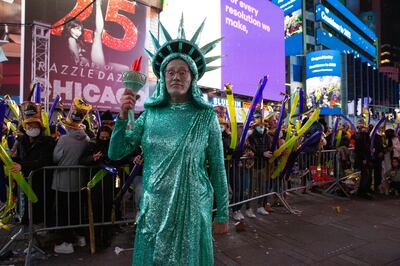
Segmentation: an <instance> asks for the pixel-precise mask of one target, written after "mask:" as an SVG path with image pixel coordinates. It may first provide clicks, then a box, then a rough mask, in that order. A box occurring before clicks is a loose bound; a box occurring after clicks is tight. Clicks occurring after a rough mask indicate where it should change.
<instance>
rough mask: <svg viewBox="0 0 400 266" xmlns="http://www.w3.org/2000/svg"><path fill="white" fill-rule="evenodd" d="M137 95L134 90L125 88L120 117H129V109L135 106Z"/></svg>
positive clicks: (122, 118)
mask: <svg viewBox="0 0 400 266" xmlns="http://www.w3.org/2000/svg"><path fill="white" fill-rule="evenodd" d="M135 104H136V95H135V94H134V93H133V91H131V90H128V89H125V91H124V94H122V96H121V101H120V106H121V112H120V113H119V118H120V119H121V120H125V119H127V118H128V111H129V110H131V109H133V108H135Z"/></svg>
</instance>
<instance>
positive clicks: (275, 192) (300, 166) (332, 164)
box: [17, 150, 351, 264]
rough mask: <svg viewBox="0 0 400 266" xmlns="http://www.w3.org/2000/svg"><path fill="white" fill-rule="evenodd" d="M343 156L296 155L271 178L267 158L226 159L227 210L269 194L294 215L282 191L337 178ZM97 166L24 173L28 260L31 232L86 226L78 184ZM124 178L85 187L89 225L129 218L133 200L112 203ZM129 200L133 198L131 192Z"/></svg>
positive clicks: (263, 200) (108, 177)
mask: <svg viewBox="0 0 400 266" xmlns="http://www.w3.org/2000/svg"><path fill="white" fill-rule="evenodd" d="M349 158H351V151H350V152H349V154H348V159H346V157H343V156H342V155H341V154H339V152H338V151H337V150H327V151H321V152H317V153H302V154H300V156H299V157H298V159H297V161H296V163H295V165H294V167H293V169H292V171H290V174H288V175H287V176H285V177H284V178H275V179H273V178H271V175H272V173H273V171H274V168H275V167H276V166H277V165H275V164H271V163H269V162H268V159H258V158H240V159H239V160H230V161H226V162H225V168H226V173H227V178H228V185H229V190H230V193H229V195H230V201H229V203H230V205H229V206H230V207H231V208H232V210H233V211H235V210H239V209H240V208H241V207H242V206H243V205H247V206H246V207H249V204H250V203H251V204H257V207H261V206H264V205H265V204H266V203H267V201H270V200H269V199H270V197H271V196H275V197H276V198H278V199H279V200H280V201H281V202H282V203H283V205H284V206H285V207H286V208H287V209H288V210H289V211H290V212H292V213H296V210H294V209H291V207H290V206H289V204H288V203H287V202H286V201H285V199H284V197H283V196H282V195H283V194H284V193H285V192H289V191H294V190H299V189H305V188H307V187H310V186H314V185H318V184H322V183H335V182H339V180H340V178H342V177H343V169H342V168H343V167H342V165H341V164H342V163H343V161H344V159H346V160H348V161H351V160H350V159H349ZM278 164H279V162H278ZM99 170H100V168H98V167H87V166H68V167H59V166H48V167H44V168H41V169H38V170H35V171H33V172H31V173H30V175H29V176H28V181H29V183H30V185H31V186H32V188H33V190H34V191H35V193H36V195H37V196H38V199H39V200H38V202H37V203H31V202H28V201H27V200H26V198H25V197H23V196H22V197H18V201H19V204H18V206H19V207H18V208H19V210H18V211H17V213H18V214H19V215H20V216H21V217H22V223H23V224H26V225H28V228H29V229H28V230H29V233H28V234H29V249H28V254H27V262H28V264H29V261H30V251H31V248H32V247H33V240H34V235H35V234H36V233H38V232H40V231H50V230H62V229H78V228H85V227H89V210H88V200H89V199H88V193H87V191H86V190H85V189H83V188H84V187H86V185H87V183H88V182H89V181H90V180H91V179H92V178H93V176H94V175H95V174H96V173H97V171H99ZM127 177H128V175H127V173H126V171H124V170H123V167H120V168H118V175H117V176H113V175H111V174H107V175H106V176H105V177H104V178H103V179H101V180H100V182H99V183H98V184H97V185H96V186H95V187H94V188H92V189H91V199H90V200H91V203H92V210H93V216H92V217H93V224H94V226H99V225H112V224H128V223H134V222H135V216H136V215H135V211H138V206H139V204H138V202H136V203H135V206H136V207H135V208H134V203H133V201H129V203H127V201H125V200H122V201H121V202H120V203H117V204H114V203H113V199H114V198H115V196H116V195H117V193H118V192H119V190H120V189H121V186H122V184H124V183H125V181H126V179H127ZM135 198H136V201H138V198H139V197H138V196H137V195H136V197H135ZM253 202H254V203H253Z"/></svg>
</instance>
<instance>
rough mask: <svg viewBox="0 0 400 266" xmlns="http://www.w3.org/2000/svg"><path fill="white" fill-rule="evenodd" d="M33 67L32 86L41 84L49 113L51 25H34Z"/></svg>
mask: <svg viewBox="0 0 400 266" xmlns="http://www.w3.org/2000/svg"><path fill="white" fill-rule="evenodd" d="M31 67H32V70H31V82H32V83H31V84H36V83H39V84H40V87H41V89H42V94H41V95H42V99H43V98H44V102H43V103H44V109H45V110H46V111H47V112H48V111H49V96H50V79H49V78H50V25H48V24H44V23H40V22H34V23H33V27H32V65H31Z"/></svg>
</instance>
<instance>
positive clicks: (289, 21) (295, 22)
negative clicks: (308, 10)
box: [272, 0, 303, 56]
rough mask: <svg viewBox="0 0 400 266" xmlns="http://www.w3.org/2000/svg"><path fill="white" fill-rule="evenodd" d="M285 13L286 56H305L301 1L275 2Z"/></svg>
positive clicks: (279, 0) (281, 0)
mask: <svg viewBox="0 0 400 266" xmlns="http://www.w3.org/2000/svg"><path fill="white" fill-rule="evenodd" d="M272 2H273V3H274V4H276V5H277V6H279V7H280V8H281V9H282V10H283V11H284V15H285V18H284V35H285V55H286V56H289V55H299V54H303V12H302V1H301V0H273V1H272Z"/></svg>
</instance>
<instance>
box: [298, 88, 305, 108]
mask: <svg viewBox="0 0 400 266" xmlns="http://www.w3.org/2000/svg"><path fill="white" fill-rule="evenodd" d="M299 93H300V96H299V98H300V99H299V101H300V102H299V113H300V114H302V113H304V91H303V89H302V88H300V90H299Z"/></svg>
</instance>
